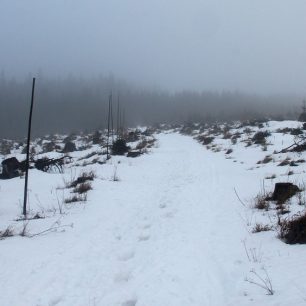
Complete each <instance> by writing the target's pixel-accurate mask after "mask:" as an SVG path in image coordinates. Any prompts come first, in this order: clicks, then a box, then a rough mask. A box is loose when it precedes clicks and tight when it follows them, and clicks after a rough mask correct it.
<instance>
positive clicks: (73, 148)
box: [63, 141, 76, 153]
mask: <svg viewBox="0 0 306 306" xmlns="http://www.w3.org/2000/svg"><path fill="white" fill-rule="evenodd" d="M74 151H76V146H75V144H74V143H73V142H72V141H67V142H66V143H65V146H64V149H63V153H69V152H74Z"/></svg>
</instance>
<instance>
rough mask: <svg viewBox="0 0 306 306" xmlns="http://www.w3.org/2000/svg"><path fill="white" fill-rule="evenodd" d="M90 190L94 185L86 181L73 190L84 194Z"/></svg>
mask: <svg viewBox="0 0 306 306" xmlns="http://www.w3.org/2000/svg"><path fill="white" fill-rule="evenodd" d="M89 190H92V186H91V184H90V183H89V182H85V183H81V184H79V185H77V186H76V187H75V188H74V189H73V192H75V193H79V194H83V193H87V192H88V191H89Z"/></svg>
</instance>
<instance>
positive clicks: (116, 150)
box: [112, 139, 129, 155]
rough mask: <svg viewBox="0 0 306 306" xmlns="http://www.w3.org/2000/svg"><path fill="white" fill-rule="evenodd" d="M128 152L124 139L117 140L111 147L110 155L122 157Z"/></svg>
mask: <svg viewBox="0 0 306 306" xmlns="http://www.w3.org/2000/svg"><path fill="white" fill-rule="evenodd" d="M128 150H129V147H128V146H127V145H126V141H125V140H124V139H118V140H116V141H115V142H114V144H113V146H112V154H113V155H124V154H125V153H127V152H128Z"/></svg>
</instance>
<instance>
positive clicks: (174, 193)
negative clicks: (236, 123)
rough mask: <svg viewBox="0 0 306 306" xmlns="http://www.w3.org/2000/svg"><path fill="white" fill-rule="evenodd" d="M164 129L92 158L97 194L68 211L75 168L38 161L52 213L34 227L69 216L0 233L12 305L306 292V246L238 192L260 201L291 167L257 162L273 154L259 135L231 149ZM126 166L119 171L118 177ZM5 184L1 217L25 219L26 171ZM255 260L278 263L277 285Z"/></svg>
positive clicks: (45, 203) (268, 266) (168, 305)
mask: <svg viewBox="0 0 306 306" xmlns="http://www.w3.org/2000/svg"><path fill="white" fill-rule="evenodd" d="M280 135H281V134H280ZM156 137H157V140H158V147H157V148H154V149H153V150H152V152H151V153H150V154H147V155H143V156H141V157H139V158H136V159H128V158H126V157H116V158H112V159H111V160H110V161H108V163H107V164H105V165H90V166H86V167H85V168H86V169H93V170H94V171H95V172H96V175H97V178H96V179H95V180H94V182H93V190H92V191H90V192H89V193H88V200H87V202H85V203H79V204H74V205H69V206H68V207H66V206H65V207H64V213H63V214H60V213H59V212H58V209H57V206H58V204H57V203H58V199H59V200H61V197H62V195H61V192H63V193H64V192H67V191H62V190H61V189H57V188H58V187H59V186H62V185H63V181H64V180H67V179H68V178H69V176H71V175H72V174H71V173H72V171H74V170H73V169H67V170H66V173H65V175H64V176H63V175H61V174H48V173H42V172H39V171H37V170H32V171H31V172H30V179H31V181H30V182H31V183H30V184H31V185H30V203H31V208H32V209H33V211H35V210H38V209H40V210H43V213H44V214H45V215H46V218H45V219H38V220H32V221H30V223H29V224H28V231H29V232H30V233H31V234H35V233H39V232H42V231H44V230H45V229H48V228H49V227H50V226H52V224H54V223H55V222H57V225H59V226H63V227H62V228H59V230H58V231H56V232H47V233H46V234H45V235H42V234H41V235H38V236H34V237H32V238H27V237H20V236H16V237H11V238H7V239H4V240H2V241H0V246H1V253H0V262H1V266H0V288H1V289H0V291H1V294H0V305H1V306H15V305H16V306H54V305H59V306H86V305H90V306H189V305H194V306H202V305H203V306H205V305H212V306H218V305H220V306H222V305H233V306H234V305H304V304H305V303H306V272H304V270H305V269H303V267H304V262H305V258H306V248H305V247H304V246H303V245H294V246H289V245H286V244H285V243H283V242H282V241H280V240H279V239H278V238H277V237H276V236H277V233H276V232H275V231H269V232H261V233H256V234H253V233H251V229H252V227H253V226H254V225H255V224H256V222H257V221H258V220H259V221H262V220H266V219H267V218H268V217H269V212H268V213H267V212H258V211H255V210H254V209H253V208H251V207H250V206H249V205H247V206H246V207H245V206H243V205H242V204H241V203H240V202H239V201H238V199H237V196H236V195H235V192H234V189H236V191H237V192H238V194H239V196H240V198H241V199H243V201H245V202H246V203H249V202H248V201H249V200H250V199H252V197H254V196H255V195H256V194H257V193H258V191H259V190H260V188H261V185H262V180H263V178H264V177H265V176H266V175H267V174H269V173H270V172H273V173H274V172H275V171H285V170H284V169H283V168H280V167H279V168H276V167H275V166H274V168H272V166H271V165H269V164H268V165H267V166H265V167H263V166H260V167H259V168H256V167H255V166H254V165H256V162H255V159H256V161H257V160H260V159H262V156H261V155H263V156H265V155H266V154H267V152H262V150H260V149H258V148H257V147H253V149H252V148H248V149H247V150H245V149H244V147H242V145H241V149H240V150H238V149H236V151H235V149H234V152H233V153H232V154H233V155H234V157H233V158H232V159H226V158H225V154H224V152H219V153H215V152H213V151H211V150H207V149H206V148H205V147H203V146H202V145H201V144H199V143H197V142H196V141H195V140H194V139H193V138H192V137H189V136H182V135H180V134H178V133H168V134H167V133H162V134H158V135H157V136H156ZM288 141H289V140H288ZM216 142H218V140H217V139H216ZM219 144H220V146H221V145H223V146H224V145H225V144H224V142H223V141H221V140H219ZM282 145H283V143H282V144H281V143H280V144H279V146H282ZM238 147H239V143H238V145H237V148H238ZM235 148H236V147H235ZM269 150H270V149H269ZM259 155H260V156H259ZM253 159H254V160H253ZM234 160H236V162H233V161H234ZM118 162H120V163H118ZM251 167H253V169H252V170H250V168H251ZM269 167H270V168H269ZM115 169H116V172H117V176H118V178H119V181H113V179H112V178H113V176H114V171H115ZM77 171H80V170H77ZM301 173H302V172H301ZM277 174H278V173H277ZM273 183H274V182H271V180H269V181H268V183H267V184H270V186H271V188H272V186H273ZM0 186H1V189H0V196H1V207H0V214H1V216H0V224H1V227H2V228H5V227H7V226H8V225H9V224H11V225H12V226H14V227H16V228H18V227H22V226H23V223H22V222H15V221H13V220H14V219H15V218H16V217H17V216H18V214H19V213H20V202H21V200H22V188H23V180H21V179H19V178H15V179H12V180H8V181H1V182H0ZM270 217H271V218H272V219H273V218H274V215H273V214H271V215H270ZM272 221H273V220H272ZM272 221H271V222H272ZM65 226H67V227H65ZM251 271H254V272H255V273H256V274H257V275H258V276H259V277H262V278H266V273H268V275H269V278H270V279H271V283H272V286H273V289H274V294H273V295H268V294H267V290H265V289H263V288H261V287H260V286H257V285H254V284H251V283H250V282H248V281H246V279H248V280H249V281H251V280H253V281H254V282H256V283H258V284H260V285H262V284H263V283H262V282H261V280H260V279H259V277H258V276H256V275H255V274H254V273H253V272H251Z"/></svg>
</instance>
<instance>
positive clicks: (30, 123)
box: [23, 78, 35, 218]
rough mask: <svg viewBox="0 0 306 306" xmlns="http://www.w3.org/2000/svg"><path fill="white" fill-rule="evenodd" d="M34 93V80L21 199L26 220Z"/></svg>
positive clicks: (33, 83)
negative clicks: (22, 196)
mask: <svg viewBox="0 0 306 306" xmlns="http://www.w3.org/2000/svg"><path fill="white" fill-rule="evenodd" d="M34 91H35V78H33V82H32V95H31V107H30V115H29V125H28V138H27V152H26V153H27V157H26V165H25V169H26V171H25V181H24V198H23V215H24V217H25V218H26V215H27V199H28V179H29V163H30V140H31V127H32V113H33V104H34Z"/></svg>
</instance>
